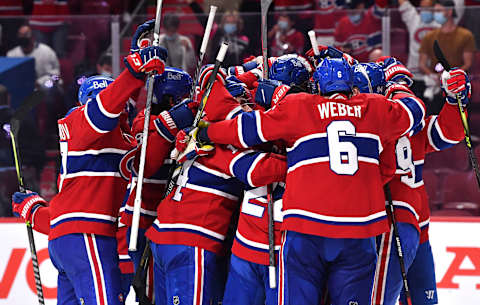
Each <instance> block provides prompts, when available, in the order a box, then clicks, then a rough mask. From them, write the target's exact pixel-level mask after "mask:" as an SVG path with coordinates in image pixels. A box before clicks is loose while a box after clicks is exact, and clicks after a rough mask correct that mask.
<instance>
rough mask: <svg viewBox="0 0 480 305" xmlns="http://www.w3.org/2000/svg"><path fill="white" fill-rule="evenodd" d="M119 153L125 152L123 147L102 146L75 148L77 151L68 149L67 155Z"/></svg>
mask: <svg viewBox="0 0 480 305" xmlns="http://www.w3.org/2000/svg"><path fill="white" fill-rule="evenodd" d="M109 153H110V154H120V155H124V154H126V153H127V150H125V149H118V148H109V147H106V148H102V149H88V150H77V151H72V150H70V151H68V153H67V156H84V155H95V156H97V155H100V154H109Z"/></svg>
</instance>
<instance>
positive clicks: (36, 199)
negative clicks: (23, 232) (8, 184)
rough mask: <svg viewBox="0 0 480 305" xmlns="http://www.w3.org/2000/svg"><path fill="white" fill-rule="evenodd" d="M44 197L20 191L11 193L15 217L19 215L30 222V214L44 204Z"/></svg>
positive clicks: (45, 203)
mask: <svg viewBox="0 0 480 305" xmlns="http://www.w3.org/2000/svg"><path fill="white" fill-rule="evenodd" d="M46 205H47V202H46V201H45V199H43V198H42V197H40V196H39V195H38V194H37V193H35V192H31V193H21V192H15V193H14V194H13V195H12V211H13V215H15V216H16V217H21V218H22V219H23V220H25V221H28V222H30V223H31V222H32V216H33V214H34V213H35V211H36V210H37V209H38V208H39V207H42V206H46Z"/></svg>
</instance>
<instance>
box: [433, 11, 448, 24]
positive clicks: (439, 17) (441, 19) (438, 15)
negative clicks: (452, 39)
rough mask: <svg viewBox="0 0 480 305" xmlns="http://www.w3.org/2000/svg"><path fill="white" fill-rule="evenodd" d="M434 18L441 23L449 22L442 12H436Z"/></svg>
mask: <svg viewBox="0 0 480 305" xmlns="http://www.w3.org/2000/svg"><path fill="white" fill-rule="evenodd" d="M433 19H435V21H436V22H438V23H440V24H444V23H445V22H447V17H445V15H444V14H443V13H442V12H435V13H434V14H433Z"/></svg>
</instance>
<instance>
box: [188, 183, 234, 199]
mask: <svg viewBox="0 0 480 305" xmlns="http://www.w3.org/2000/svg"><path fill="white" fill-rule="evenodd" d="M184 187H185V188H187V189H191V190H194V191H199V192H204V193H210V194H214V195H217V196H221V197H225V198H227V199H230V200H233V201H237V200H238V197H237V196H234V195H232V194H228V193H225V192H222V191H219V190H217V189H214V188H210V187H205V186H199V185H196V184H191V183H187V184H186V185H185V186H184Z"/></svg>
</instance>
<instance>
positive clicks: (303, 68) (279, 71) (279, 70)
mask: <svg viewBox="0 0 480 305" xmlns="http://www.w3.org/2000/svg"><path fill="white" fill-rule="evenodd" d="M302 59H303V60H302ZM311 71H312V68H311V66H310V64H309V63H308V62H307V60H306V59H305V58H300V57H298V56H297V55H294V56H292V55H284V56H280V57H278V58H277V59H276V60H275V61H274V62H273V64H272V66H271V67H270V70H269V76H270V79H273V80H278V81H281V82H282V84H284V85H287V86H291V87H292V86H298V87H300V86H302V85H304V84H305V83H306V82H307V81H308V79H309V77H310V72H311Z"/></svg>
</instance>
